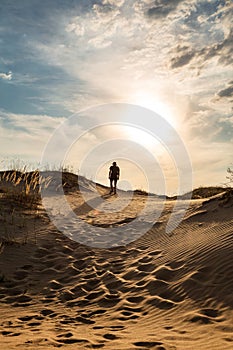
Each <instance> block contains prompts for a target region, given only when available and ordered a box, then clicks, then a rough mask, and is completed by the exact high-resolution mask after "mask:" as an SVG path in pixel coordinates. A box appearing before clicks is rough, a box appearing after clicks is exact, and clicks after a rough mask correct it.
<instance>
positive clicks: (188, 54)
mask: <svg viewBox="0 0 233 350" xmlns="http://www.w3.org/2000/svg"><path fill="white" fill-rule="evenodd" d="M195 55H196V52H195V51H194V50H193V49H192V48H191V47H187V46H183V47H181V46H180V45H178V47H177V48H176V54H175V56H174V57H173V58H172V59H171V68H172V69H174V68H179V67H182V66H185V65H187V64H188V63H190V61H191V60H192V59H193V58H194V57H195Z"/></svg>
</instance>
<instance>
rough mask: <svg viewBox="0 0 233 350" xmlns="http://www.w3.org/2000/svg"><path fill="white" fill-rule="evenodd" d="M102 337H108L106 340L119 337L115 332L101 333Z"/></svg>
mask: <svg viewBox="0 0 233 350" xmlns="http://www.w3.org/2000/svg"><path fill="white" fill-rule="evenodd" d="M103 337H104V338H105V339H108V340H114V339H118V338H119V337H117V336H116V335H115V334H112V333H106V334H104V335H103Z"/></svg>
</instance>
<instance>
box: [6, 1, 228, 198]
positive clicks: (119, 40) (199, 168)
mask: <svg viewBox="0 0 233 350" xmlns="http://www.w3.org/2000/svg"><path fill="white" fill-rule="evenodd" d="M232 16H233V3H232V1H230V0H182V1H181V0H173V1H168V0H153V1H151V0H136V1H131V0H91V1H90V0H66V1H63V0H46V1H45V0H44V1H41V0H40V1H39V0H21V1H16V0H1V2H0V133H1V139H0V166H1V168H2V169H4V168H6V167H7V166H8V167H9V166H11V164H19V163H20V164H26V165H28V166H29V167H30V166H32V167H38V166H42V165H43V166H44V164H43V161H44V160H45V159H44V158H46V157H44V153H45V152H46V151H45V150H46V147H47V145H48V143H50V141H51V139H53V136H54V134H55V135H59V136H60V137H61V139H60V140H59V141H58V142H57V141H56V142H57V143H56V145H57V147H58V145H59V147H60V148H62V147H63V146H64V145H65V147H68V148H67V152H66V155H65V157H64V156H63V158H62V159H60V160H59V163H60V164H61V165H62V166H64V167H67V168H69V169H70V170H73V171H74V172H77V173H80V174H83V175H85V176H87V177H89V178H91V179H93V180H96V181H98V182H101V183H103V184H107V183H108V168H109V166H110V165H111V163H112V161H114V160H116V161H117V163H118V165H119V166H120V168H121V183H120V184H119V185H120V186H122V188H140V189H146V190H148V189H149V190H150V191H156V192H159V193H162V192H166V193H169V194H175V193H177V191H178V187H179V186H180V185H179V182H180V175H179V172H180V169H179V167H180V164H178V163H179V158H180V157H181V156H180V155H179V154H180V153H179V152H178V151H176V152H175V153H174V152H173V149H174V147H176V144H175V143H176V142H181V141H180V140H182V144H183V146H182V147H183V148H185V151H186V152H187V154H188V155H189V159H190V163H191V166H192V173H193V174H192V186H193V187H199V186H208V185H221V184H223V183H225V182H227V180H226V176H227V172H226V170H227V168H228V167H229V166H231V165H232V163H233V156H232V155H233V152H232V151H233V147H232V145H233V114H232V110H233V108H232V102H233V69H232V57H233V41H232V34H233V29H232V24H231V23H232ZM119 104H122V105H121V106H123V105H124V106H123V107H124V108H123V109H124V111H126V110H127V113H128V115H126V114H127V113H126V114H124V112H123V111H122V108H119ZM99 106H105V107H104V109H103V110H102V112H103V113H104V115H103V119H104V120H105V124H104V125H103V121H102V120H101V115H98V117H97V114H98V111H99ZM108 106H110V107H108ZM114 106H115V107H114ZM127 106H128V107H127ZM130 106H132V108H131V107H130ZM133 106H138V108H139V112H140V116H141V117H140V122H139V121H138V119H137V117H135V122H132V123H131V125H126V124H127V120H128V118H129V119H130V120H132V118H131V117H132V115H131V113H134V112H135V110H134V107H133ZM142 107H143V108H145V111H144V112H145V113H144V112H143V110H141V109H140V108H142ZM114 109H115V112H114ZM147 110H150V111H152V112H153V113H155V125H153V128H154V127H155V129H156V126H157V125H156V123H157V122H158V120H157V119H156V115H159V116H161V118H163V119H164V120H165V121H166V123H168V129H169V132H167V133H168V134H169V135H170V134H172V135H173V134H174V135H175V134H176V135H178V136H176V137H178V138H177V139H176V142H175V141H174V138H173V137H172V136H171V137H170V136H169V135H168V136H167V138H166V141H165V144H164V142H161V140H162V139H163V140H164V137H163V136H164V135H162V133H163V132H164V130H162V129H160V126H159V125H158V127H157V130H156V131H155V132H151V133H150V130H148V127H146V126H145V128H143V125H142V123H141V120H145V125H146V123H147V122H146V120H147ZM109 113H113V115H114V116H115V122H114V123H113V119H111V118H110V117H109V123H108V119H107V118H108V115H109ZM122 114H124V115H126V116H125V119H124V118H122ZM74 116H77V117H74ZM71 121H72V122H71ZM88 123H89V124H88ZM96 123H97V124H96ZM139 124H140V125H139ZM88 125H89V127H88ZM93 125H95V127H94V128H93ZM153 128H152V129H153ZM168 129H167V131H168ZM75 132H77V138H76V140H75V139H74V134H75ZM170 132H171V133H170ZM71 134H72V136H71ZM155 134H156V135H155ZM68 135H70V136H68ZM78 135H79V136H78ZM174 135H173V136H174ZM169 137H170V138H169ZM69 138H70V140H71V139H72V140H73V141H72V144H70V145H68V141H69ZM178 139H179V140H178ZM47 149H48V148H47ZM116 149H117V152H116ZM53 152H55V153H56V147H55V148H54V149H53ZM177 152H178V153H177ZM174 154H176V155H175V158H174ZM135 155H136V156H135ZM55 158H56V157H55ZM46 160H47V158H46ZM57 166H58V165H57V164H55V161H54V164H53V157H51V159H50V164H47V167H51V168H52V167H54V168H56V167H57ZM188 166H189V164H188ZM184 169H185V165H184ZM184 169H182V171H183V172H184V171H185V170H184ZM187 176H189V177H190V174H188V175H187ZM182 181H183V180H182ZM148 182H149V186H148ZM189 186H190V181H189V185H187V186H186V185H185V184H184V185H182V186H181V187H182V191H185V190H188V189H189Z"/></svg>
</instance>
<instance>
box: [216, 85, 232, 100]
mask: <svg viewBox="0 0 233 350" xmlns="http://www.w3.org/2000/svg"><path fill="white" fill-rule="evenodd" d="M228 85H229V86H228V87H227V88H225V89H222V90H220V91H219V92H218V93H217V95H218V96H219V97H233V81H230V82H229V83H228Z"/></svg>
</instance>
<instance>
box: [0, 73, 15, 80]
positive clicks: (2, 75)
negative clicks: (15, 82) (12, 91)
mask: <svg viewBox="0 0 233 350" xmlns="http://www.w3.org/2000/svg"><path fill="white" fill-rule="evenodd" d="M12 77H13V74H12V72H11V71H9V72H8V73H0V79H3V80H11V79H12Z"/></svg>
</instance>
